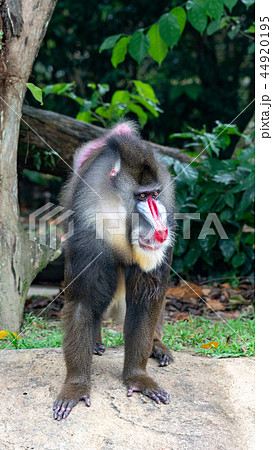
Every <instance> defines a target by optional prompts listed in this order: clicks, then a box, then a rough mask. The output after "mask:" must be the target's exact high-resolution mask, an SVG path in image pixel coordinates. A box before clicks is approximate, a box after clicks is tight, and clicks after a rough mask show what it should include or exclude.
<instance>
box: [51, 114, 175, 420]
mask: <svg viewBox="0 0 273 450" xmlns="http://www.w3.org/2000/svg"><path fill="white" fill-rule="evenodd" d="M61 204H62V205H63V206H65V207H66V208H68V209H71V210H73V211H74V212H75V213H74V225H73V226H74V233H73V236H71V237H70V238H69V239H67V240H66V241H65V243H64V252H65V285H66V289H65V306H64V309H63V317H64V325H65V337H64V342H63V351H64V356H65V362H66V369H67V374H66V379H65V382H64V384H63V387H62V389H61V392H60V393H59V395H58V397H57V400H56V401H55V403H54V408H53V409H54V417H55V419H57V420H61V419H64V418H66V417H67V416H68V414H69V413H70V411H71V409H72V408H73V407H74V406H75V405H76V404H77V403H78V401H79V400H84V401H85V404H86V405H87V406H90V397H89V395H90V374H91V359H92V354H93V353H96V354H99V355H101V354H102V353H103V351H104V349H105V347H104V346H103V345H102V343H101V320H102V316H103V314H105V313H106V310H107V309H109V308H111V305H113V304H117V303H118V302H119V301H122V300H123V301H124V302H125V301H126V314H125V320H124V340H125V359H124V369H123V380H124V383H125V385H126V386H127V389H128V391H127V395H128V397H130V396H132V395H133V392H134V391H137V392H142V393H143V394H144V395H146V396H148V397H150V398H152V399H153V400H155V401H156V402H157V403H160V402H162V403H168V401H169V395H168V393H167V392H165V390H163V389H162V388H161V387H159V386H158V384H157V383H156V382H155V381H154V380H153V379H152V378H150V377H149V376H148V374H147V372H146V366H147V361H148V358H149V357H150V356H151V355H152V356H154V357H156V358H157V359H158V360H159V364H160V365H161V366H165V365H168V364H169V363H170V362H171V361H172V356H171V352H170V350H169V349H168V348H167V347H166V346H165V345H164V344H163V343H162V342H161V337H162V330H161V329H162V323H163V311H164V296H165V292H166V287H167V282H168V277H169V271H170V265H171V260H172V247H173V241H174V228H175V223H174V218H173V214H174V189H173V182H172V179H171V176H170V174H169V172H168V170H167V169H166V168H165V167H164V166H163V165H162V164H161V162H160V161H159V159H158V157H157V155H155V154H154V152H153V151H152V149H151V148H150V147H149V144H147V143H145V142H144V141H142V140H141V139H140V137H139V136H138V133H137V132H136V130H135V126H134V124H133V123H131V122H124V123H120V124H119V125H117V126H116V127H115V128H113V129H112V130H111V131H109V132H108V133H106V134H105V136H104V137H102V138H101V139H97V140H95V141H91V142H88V143H87V144H85V145H84V146H83V147H82V148H80V149H79V150H78V151H77V152H76V155H75V159H74V172H73V173H72V174H71V177H70V179H69V181H68V182H67V184H66V185H65V187H64V189H63V192H62V197H61ZM68 225H69V224H68V223H67V224H65V229H66V230H67V229H68Z"/></svg>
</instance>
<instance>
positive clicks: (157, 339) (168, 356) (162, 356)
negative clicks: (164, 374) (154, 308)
mask: <svg viewBox="0 0 273 450" xmlns="http://www.w3.org/2000/svg"><path fill="white" fill-rule="evenodd" d="M164 310H165V302H164V303H163V308H162V310H161V313H160V317H159V320H158V322H157V325H156V329H155V333H154V342H153V349H152V353H151V356H152V357H154V358H156V359H157V360H158V361H159V366H168V365H169V364H171V362H173V357H172V352H171V351H170V350H169V349H168V347H167V346H166V345H165V344H163V342H162V341H161V339H162V335H163V333H162V327H163V323H164Z"/></svg>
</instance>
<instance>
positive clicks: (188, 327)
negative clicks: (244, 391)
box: [162, 315, 255, 358]
mask: <svg viewBox="0 0 273 450" xmlns="http://www.w3.org/2000/svg"><path fill="white" fill-rule="evenodd" d="M162 340H163V342H164V343H165V344H166V345H167V346H168V347H169V348H171V349H173V350H177V351H179V350H182V349H185V348H189V347H190V348H193V349H194V350H195V351H196V352H197V353H203V354H205V355H209V356H212V357H213V358H228V357H233V358H234V357H236V356H253V355H254V354H255V320H254V319H247V318H244V317H243V315H242V316H241V317H240V318H239V319H236V320H233V319H231V320H226V321H221V322H216V323H215V322H214V321H212V320H208V319H205V318H204V317H191V318H190V320H189V321H186V320H184V321H180V322H177V323H176V324H166V325H165V327H164V329H163V339H162ZM211 341H214V342H218V343H219V346H218V347H217V348H212V349H204V348H200V347H201V345H203V344H207V343H208V342H211Z"/></svg>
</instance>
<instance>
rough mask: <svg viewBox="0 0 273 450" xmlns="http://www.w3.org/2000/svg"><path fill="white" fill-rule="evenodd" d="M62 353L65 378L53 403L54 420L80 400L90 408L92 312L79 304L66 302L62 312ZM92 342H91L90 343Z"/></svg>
mask: <svg viewBox="0 0 273 450" xmlns="http://www.w3.org/2000/svg"><path fill="white" fill-rule="evenodd" d="M63 315H64V325H65V337H64V340H63V352H64V357H65V362H66V369H67V375H66V379H65V382H64V384H63V387H62V390H61V392H60V393H59V395H58V398H57V400H56V401H55V403H54V407H53V409H54V418H55V419H57V420H61V419H65V418H66V417H67V416H68V414H69V413H70V411H71V409H72V408H73V407H74V406H75V405H76V404H77V403H78V401H79V400H84V401H85V404H86V406H90V397H89V394H90V372H91V370H90V369H91V358H92V352H93V339H94V333H93V330H94V317H93V314H92V311H91V310H90V309H87V308H86V307H84V306H83V304H82V303H78V304H75V303H74V302H72V301H70V302H67V303H66V304H65V306H64V310H63ZM90 338H91V339H90Z"/></svg>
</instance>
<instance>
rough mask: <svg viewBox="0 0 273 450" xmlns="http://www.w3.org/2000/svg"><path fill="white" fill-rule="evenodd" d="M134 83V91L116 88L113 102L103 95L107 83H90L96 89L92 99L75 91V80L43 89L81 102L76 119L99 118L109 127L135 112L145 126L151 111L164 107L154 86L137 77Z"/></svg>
mask: <svg viewBox="0 0 273 450" xmlns="http://www.w3.org/2000/svg"><path fill="white" fill-rule="evenodd" d="M132 83H133V88H132V90H131V91H128V90H117V91H115V92H114V94H113V95H112V97H111V100H110V102H107V101H105V100H104V96H105V95H106V94H107V93H108V92H109V90H110V87H109V85H108V84H95V83H89V84H88V87H89V88H91V89H92V91H93V93H92V95H91V97H90V98H89V99H83V98H81V97H79V96H77V95H76V94H75V92H74V90H75V83H58V84H55V85H49V86H46V87H45V88H44V89H43V92H44V96H45V97H46V96H48V95H49V94H55V95H61V96H64V97H67V98H69V99H71V100H74V101H75V102H76V103H78V105H79V112H78V113H77V116H76V119H78V120H82V121H83V122H88V123H92V122H97V121H100V122H102V124H103V125H104V126H105V127H106V126H110V125H111V124H112V123H114V122H116V121H117V120H119V119H120V118H121V117H124V116H126V115H128V114H130V113H133V114H134V115H136V116H137V119H138V121H139V123H140V125H141V126H144V125H145V124H146V122H147V120H148V118H149V113H151V114H152V115H153V116H154V117H158V115H159V112H162V110H161V109H160V108H159V106H158V104H159V100H158V99H157V97H156V95H155V92H154V90H153V88H152V86H150V85H149V84H148V83H143V82H142V81H138V80H133V81H132Z"/></svg>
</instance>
